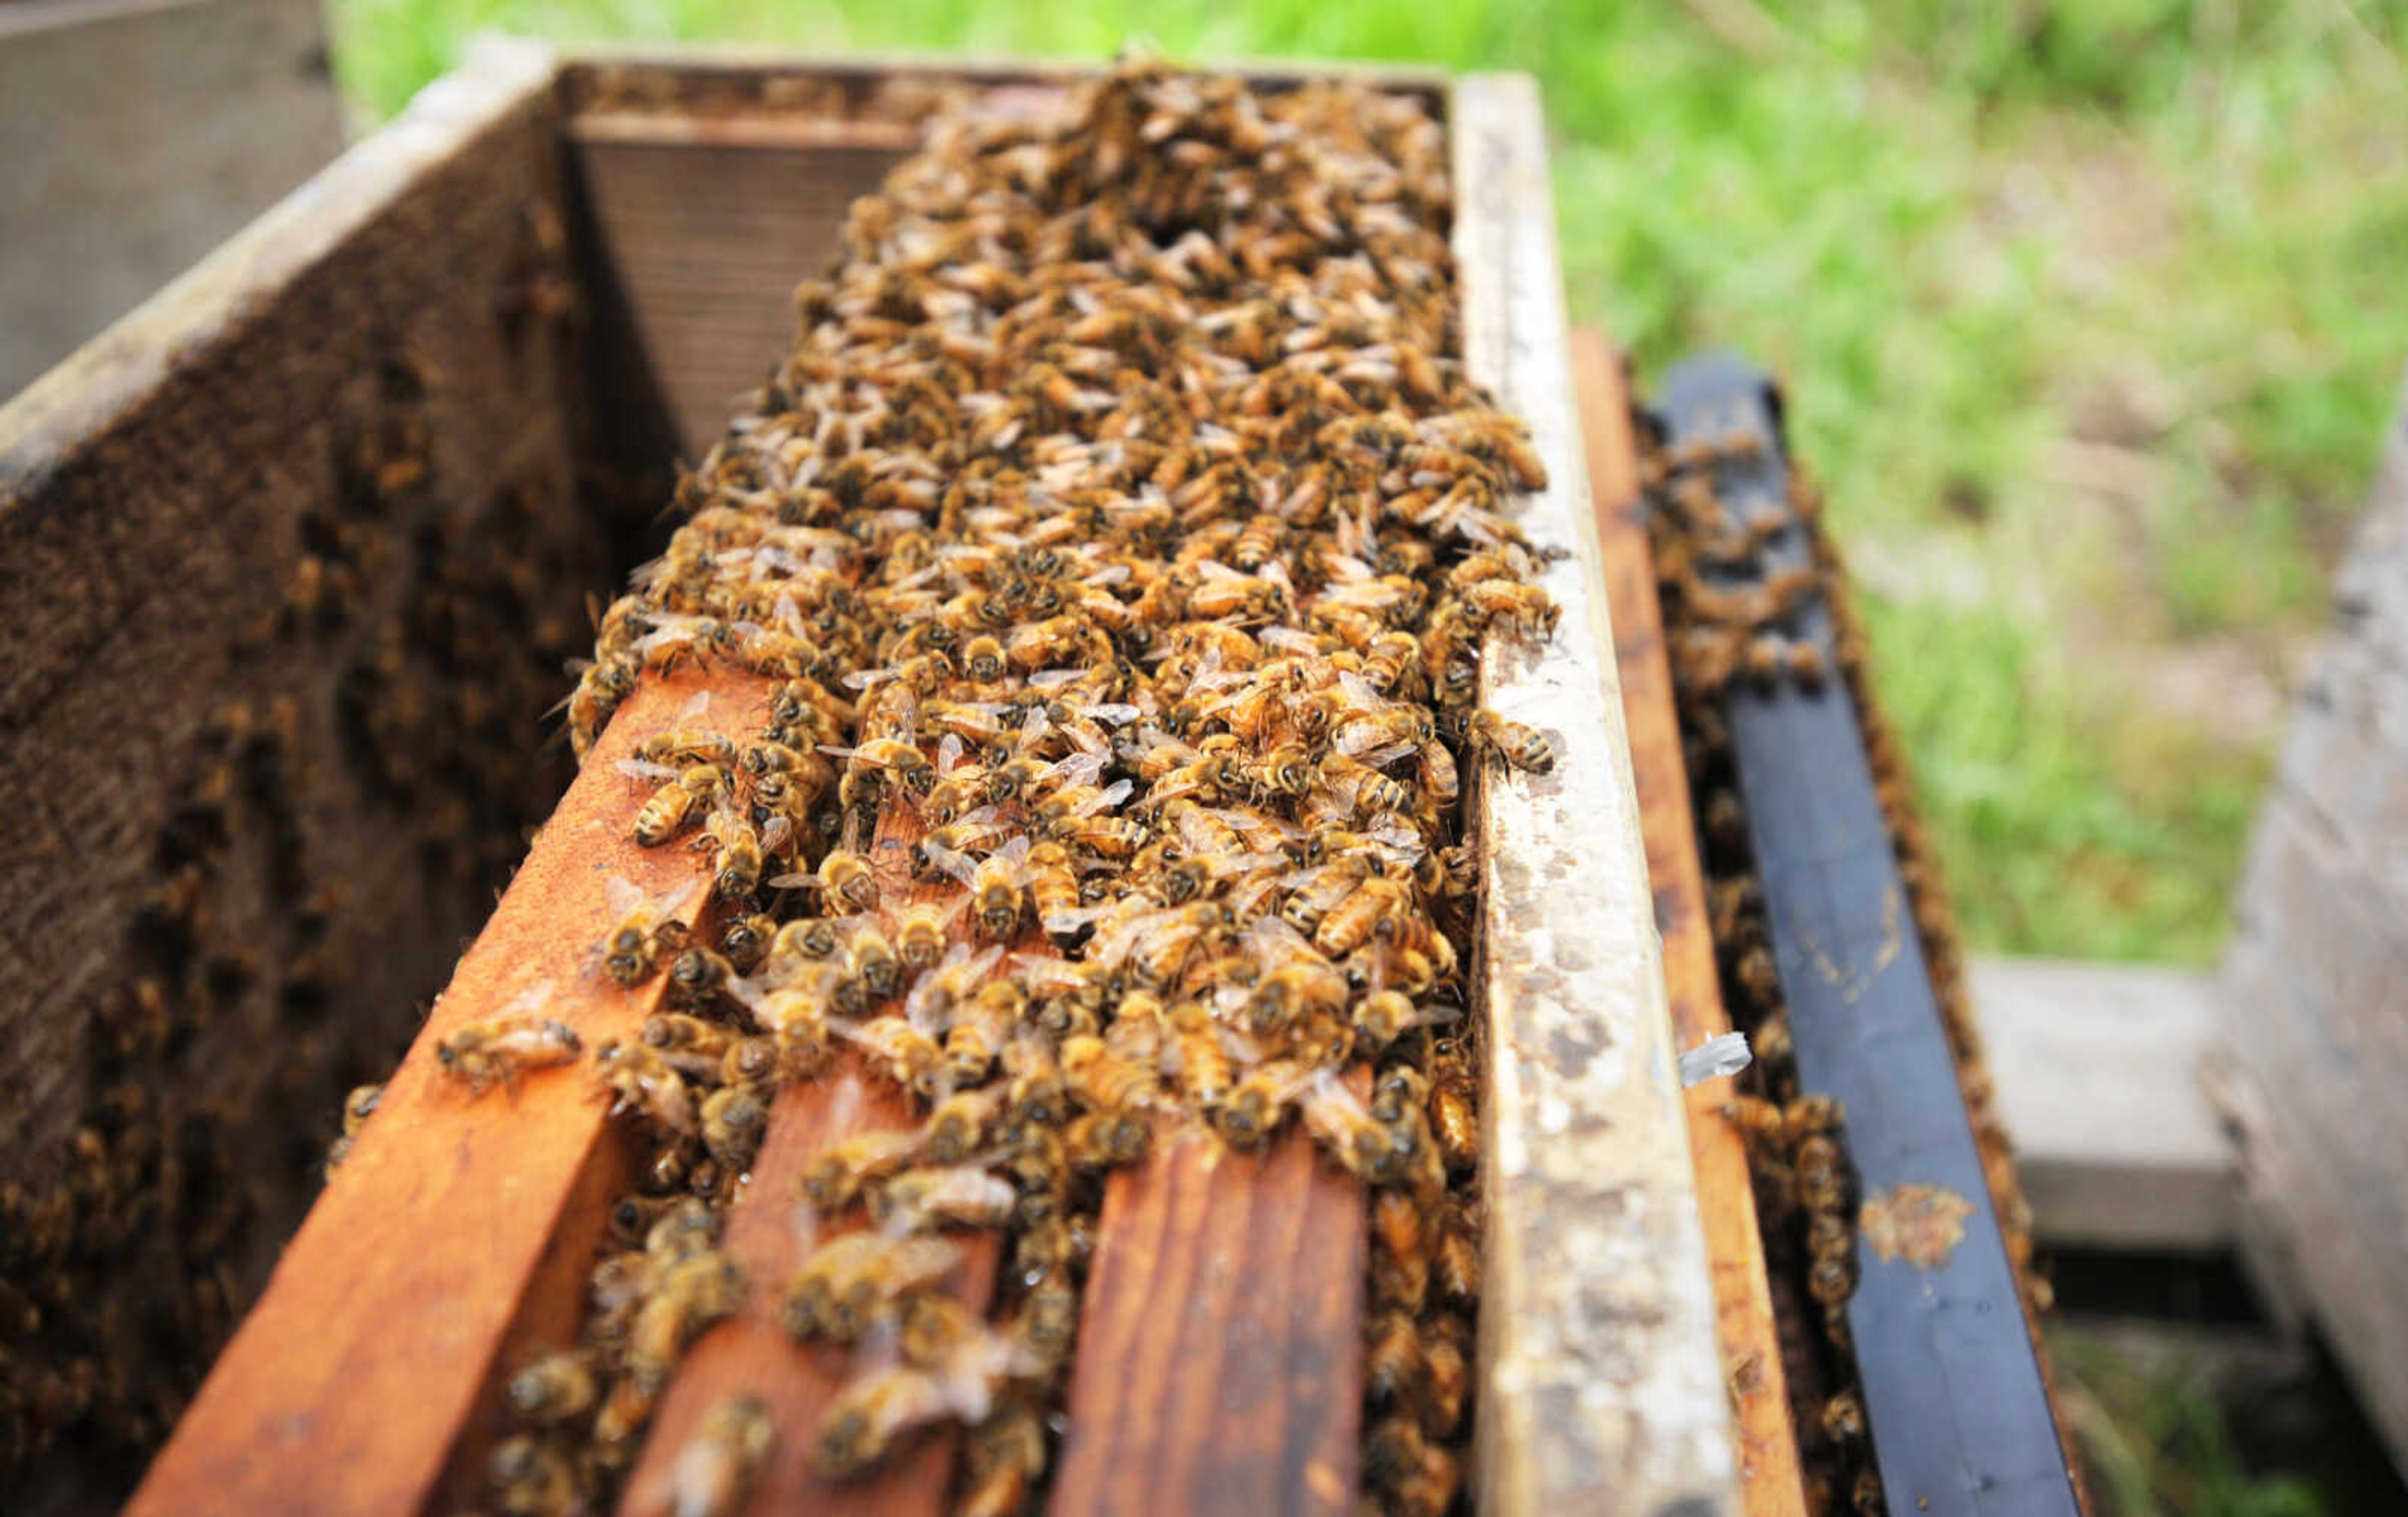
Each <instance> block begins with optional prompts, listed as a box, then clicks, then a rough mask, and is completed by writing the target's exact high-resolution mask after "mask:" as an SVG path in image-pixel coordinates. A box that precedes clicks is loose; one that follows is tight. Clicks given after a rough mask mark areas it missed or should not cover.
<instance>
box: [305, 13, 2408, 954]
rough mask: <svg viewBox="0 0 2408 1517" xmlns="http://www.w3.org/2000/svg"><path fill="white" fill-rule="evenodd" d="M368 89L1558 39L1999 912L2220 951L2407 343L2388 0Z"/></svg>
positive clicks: (1615, 249) (1959, 844)
mask: <svg viewBox="0 0 2408 1517" xmlns="http://www.w3.org/2000/svg"><path fill="white" fill-rule="evenodd" d="M330 8H331V11H332V14H333V16H334V18H335V22H336V25H337V44H338V48H337V60H338V66H339V68H340V70H341V75H342V78H343V80H344V83H345V85H346V87H347V88H348V89H349V91H350V92H351V94H352V96H353V98H354V100H355V101H356V102H358V104H359V105H360V107H362V109H363V110H364V112H365V113H366V114H367V115H368V116H370V117H374V116H378V115H381V114H384V113H387V112H390V111H392V110H394V109H395V108H397V107H398V106H399V105H400V104H401V102H402V101H403V100H405V99H406V98H407V97H408V95H409V93H410V92H411V91H413V90H415V89H416V88H417V87H418V86H419V85H420V84H422V83H423V82H424V81H425V80H427V79H430V78H432V77H433V76H434V75H435V74H437V72H439V71H441V70H442V69H443V68H445V67H447V66H449V65H450V64H452V62H453V61H454V60H455V59H456V57H457V55H458V53H459V50H460V48H461V46H462V44H463V42H464V41H465V39H466V37H467V36H469V35H470V34H472V33H473V32H475V31H478V30H480V29H498V30H506V31H512V32H520V33H525V34H530V35H536V36H549V37H557V38H562V39H583V38H602V37H645V38H698V37H710V38H717V39H738V40H746V41H754V42H761V43H774V44H778V45H781V46H785V47H790V48H798V49H806V50H832V49H846V48H851V49H885V50H939V49H943V50H974V51H993V52H1005V51H1011V52H1022V53H1051V54H1068V55H1074V56H1081V57H1087V58H1096V57H1101V56H1104V55H1107V54H1109V53H1111V52H1112V51H1114V50H1118V49H1119V48H1121V47H1122V46H1124V45H1125V44H1126V43H1128V42H1131V41H1133V40H1134V41H1142V42H1150V43H1152V44H1154V45H1156V46H1158V47H1161V48H1163V49H1165V50H1168V51H1170V52H1172V53H1174V54H1176V55H1178V56H1180V57H1183V58H1191V59H1212V58H1230V57H1238V56H1247V55H1253V56H1263V55H1271V54H1285V55H1297V56H1314V55H1321V56H1345V57H1355V58H1368V59H1392V60H1417V61H1426V62H1433V63H1440V64H1446V65H1448V66H1450V67H1455V68H1458V69H1468V68H1518V69H1527V70H1528V71H1530V72H1532V73H1534V74H1536V75H1537V76H1538V77H1539V78H1540V79H1541V82H1542V84H1543V86H1544V88H1545V92H1546V100H1547V108H1548V112H1549V119H1550V122H1551V125H1552V127H1553V130H1554V132H1555V135H1556V137H1557V158H1556V186H1557V200H1558V208H1559V217H1560V221H1561V225H1562V234H1563V249H1564V255H1565V264H1566V273H1567V278H1568V280H1569V282H1570V295H1571V301H1572V306H1573V309H1574V311H1575V313H1576V314H1577V315H1578V316H1579V317H1580V318H1581V319H1584V320H1588V321H1598V322H1604V323H1606V324H1607V325H1608V326H1609V327H1610V328H1611V330H1612V331H1613V334H1614V335H1615V336H1616V337H1617V339H1618V340H1620V341H1621V342H1623V343H1624V344H1626V345H1627V346H1628V347H1629V348H1630V350H1631V351H1632V353H1633V355H1634V358H1635V360H1636V362H1637V364H1638V365H1639V369H1640V374H1641V381H1642V383H1644V382H1645V380H1646V379H1649V378H1650V377H1652V376H1653V375H1654V374H1656V372H1659V371H1660V369H1661V366H1662V365H1664V364H1666V363H1667V362H1669V361H1670V360H1671V359H1673V358H1675V357H1676V356H1678V355H1679V354H1680V353H1681V352H1683V351H1685V350H1687V349H1689V348H1691V347H1692V346H1695V345H1698V344H1701V343H1728V344H1734V345H1737V346H1739V347H1742V348H1743V349H1745V350H1746V351H1750V352H1751V353H1754V354H1756V356H1758V357H1759V358H1761V359H1762V360H1763V361H1765V362H1766V363H1768V364H1770V365H1772V366H1773V367H1774V369H1775V370H1776V371H1777V372H1779V373H1780V374H1781V375H1782V376H1784V377H1785V379H1786V381H1787V382H1788V383H1789V384H1790V386H1791V387H1792V389H1791V416H1792V418H1793V422H1794V425H1795V427H1796V429H1797V432H1798V435H1799V448H1800V451H1801V453H1802V455H1803V456H1804V457H1806V458H1807V459H1809V460H1811V461H1812V462H1813V465H1815V467H1816V468H1817V470H1818V472H1819V473H1820V474H1821V476H1822V477H1823V479H1825V481H1826V482H1827V484H1828V488H1829V493H1830V496H1831V500H1832V520H1833V522H1835V523H1836V526H1837V529H1838V531H1839V533H1840V535H1841V537H1842V541H1843V543H1844V544H1845V546H1846V547H1847V549H1848V551H1849V553H1850V557H1851V561H1852V563H1853V564H1854V565H1855V566H1856V571H1857V576H1858V582H1859V586H1860V591H1861V594H1863V595H1864V596H1865V598H1866V601H1867V608H1868V613H1869V617H1870V620H1871V623H1872V625H1873V628H1874V631H1875V637H1876V651H1877V655H1878V665H1877V676H1878V679H1879V682H1880V687H1881V690H1882V693H1883V695H1884V698H1885V701H1886V703H1887V704H1888V705H1889V706H1890V707H1891V708H1893V709H1894V713H1895V715H1896V716H1897V718H1898V719H1899V723H1901V725H1902V727H1903V730H1904V731H1905V733H1906V734H1907V735H1908V737H1909V738H1910V740H1911V746H1912V751H1913V752H1914V756H1915V760H1916V764H1917V769H1918V775H1919V779H1920V781H1921V787H1922V796H1923V804H1924V808H1925V810H1926V812H1927V814H1928V820H1929V822H1930V823H1931V825H1932V828H1933V831H1934V833H1935V835H1936V836H1937V837H1938V838H1939V841H1940V845H1941V849H1942V856H1943V860H1944V862H1945V865H1946V866H1947V870H1948V873H1949V877H1950V880H1951V882H1952V885H1953V887H1954V893H1955V894H1956V897H1957V901H1958V904H1959V909H1960V910H1961V912H1962V915H1963V918H1964V924H1965V927H1966V931H1967V934H1968V936H1969V937H1970V938H1971V940H1972V942H1973V943H1974V944H1975V945H1976V946H1978V947H1983V948H1991V949H2003V950H2012V951H2016V952H2054V953H2066V954H2077V955H2100V956H2117V957H2137V958H2159V959H2173V960H2189V961H2198V960H2201V959H2204V958H2206V957H2208V956H2209V955H2211V954H2212V953H2213V952H2214V950H2215V947H2216V945H2217V943H2218V942H2219V940H2220V938H2221V936H2222V932H2223V926H2224V920H2225V902H2226V899H2227V897H2228V895H2229V893H2230V890H2231V887H2232V883H2233V880H2234V875H2235V871H2236V867H2237V864H2238V860H2239V857H2240V852H2241V850H2242V847H2243V841H2244V839H2245V837H2246V833H2247V826H2248V818H2249V815H2250V811H2251V809H2252V805H2253V802H2254V798H2255V795H2256V794H2257V789H2258V787H2259V785H2260V784H2261V783H2262V780H2263V778H2264V776H2265V773H2266V771H2267V767H2268V763H2269V759H2270V755H2271V752H2272V745H2273V743H2274V741H2275V739H2276V738H2277V737H2278V736H2279V732H2280V728H2281V722H2282V715H2283V697H2284V694H2285V692H2286V689H2287V686H2288V683H2289V681H2290V680H2292V679H2293V678H2294V677H2295V675H2296V671H2297V667H2298V665H2299V661H2300V654H2301V651H2302V650H2303V648H2304V647H2305V646H2306V645H2307V643H2308V641H2309V639H2310V638H2311V637H2313V634H2314V632H2315V628H2316V626H2317V625H2318V623H2319V621H2320V619H2321V615H2322V586H2323V582H2324V579H2325V575H2326V571H2327V570H2328V569H2329V565H2330V564H2331V562H2332V560H2333V559H2334V557H2335V556H2336V555H2337V554H2338V553H2339V551H2341V549H2342V547H2343V544H2344V542H2345V538H2346V525H2347V522H2348V520H2349V518H2350V516H2351V514H2352V513H2353V511H2354V509H2355V508H2356V506H2357V503H2358V498H2359V496H2360V494H2361V493H2362V491H2363V490H2364V488H2365V486H2366V482H2367V480H2368V479H2369V477H2370V474H2371V472H2372V463H2373V460H2374V456H2375V451H2376V448H2377V445H2378V442H2379V439H2380V436H2381V434H2382V432H2383V426H2384V422H2385V420H2386V415H2387V411H2388V408H2389V406H2390V404H2391V402H2392V399H2393V395H2394V387H2395V384H2396V381H2397V379H2398V378H2399V373H2400V367H2401V360H2402V356H2403V353H2408V301H2402V300H2401V299H2399V298H2398V291H2397V285H2396V271H2397V269H2398V268H2399V267H2400V266H2401V262H2402V259H2403V257H2408V110H2403V109H2402V106H2403V100H2402V94H2403V89H2402V75H2401V45H2402V37H2403V35H2404V34H2408V19H2403V18H2408V7H2401V6H2400V5H2398V4H2388V5H2374V4H2359V5H2352V4H2350V3H2348V0H2325V3H2321V4H2301V5H2296V6H2273V7H2270V6H2261V5H2253V4H2244V3H2242V0H2200V3H2199V4H2185V3H2179V0H2085V3H2081V4H2072V3H2063V4H2052V3H2046V0H2006V3H1998V4H1990V3H1984V4H1970V3H1965V0H1894V3H1889V4H1870V3H1861V0H1860V3H1856V4H1849V3H1844V0H1841V3H1831V4H1822V5H1813V6H1806V5H1784V6H1777V7H1772V8H1770V9H1759V8H1757V7H1756V5H1755V4H1754V3H1753V0H1688V3H1686V4H1670V3H1665V0H1653V3H1637V4H1628V5H1619V6H1605V5H1599V4H1597V3H1595V0H1584V3H1565V0H1555V3H1520V4H1517V3H1514V0H1497V3H1495V4H1482V3H1475V0H1438V3H1420V4H1399V3H1398V0H1223V3H1219V4H1214V5H1211V6H1203V7H1186V6H1171V5H1164V4H1151V5H1147V4H1134V3H1130V0H1089V3H1087V4H1083V5H1078V6H1059V7H1056V6H1046V7H1037V6H1029V7H1025V8H1021V7H1010V6H1004V5H998V4H994V3H972V0H837V3H832V4H830V3H823V4H776V3H771V0H424V3H409V0H332V5H331V7H330Z"/></svg>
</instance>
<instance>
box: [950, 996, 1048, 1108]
mask: <svg viewBox="0 0 2408 1517" xmlns="http://www.w3.org/2000/svg"><path fill="white" fill-rule="evenodd" d="M1027 1005H1028V998H1027V996H1026V995H1025V994H1023V993H1022V991H1021V989H1020V987H1019V986H1018V985H1015V984H1013V983H1012V982H1011V980H989V981H988V982H987V983H986V984H985V985H984V986H982V987H981V988H980V990H979V993H978V994H977V995H975V996H974V997H972V998H971V1001H970V1004H969V1005H968V1007H967V1008H964V1009H960V1010H959V1011H958V1012H957V1014H956V1015H955V1016H954V1018H953V1024H952V1025H951V1026H949V1027H947V1028H946V1029H945V1067H946V1069H947V1071H948V1072H949V1073H950V1074H951V1075H952V1076H953V1082H954V1083H955V1084H956V1085H968V1084H974V1083H976V1082H977V1081H982V1080H984V1079H985V1078H986V1077H987V1072H988V1071H989V1070H991V1069H993V1068H994V1067H995V1061H996V1056H997V1055H998V1054H999V1053H1000V1052H1001V1051H1002V1048H1003V1045H1004V1041H1005V1039H1006V1038H1009V1037H1010V1036H1011V1030H1012V1028H1014V1027H1015V1026H1017V1025H1019V1023H1020V1018H1021V1014H1022V1013H1023V1012H1024V1011H1025V1010H1026V1009H1027Z"/></svg>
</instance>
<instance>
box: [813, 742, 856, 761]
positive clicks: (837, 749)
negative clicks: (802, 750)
mask: <svg viewBox="0 0 2408 1517" xmlns="http://www.w3.org/2000/svg"><path fill="white" fill-rule="evenodd" d="M816 746H817V747H818V749H819V751H821V752H823V753H825V754H826V755H827V756H828V757H830V758H840V759H849V758H851V757H853V754H855V753H858V752H860V751H861V750H859V749H857V748H846V747H844V746H843V745H842V744H840V743H820V744H817V745H816Z"/></svg>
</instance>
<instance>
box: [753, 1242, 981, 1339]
mask: <svg viewBox="0 0 2408 1517" xmlns="http://www.w3.org/2000/svg"><path fill="white" fill-rule="evenodd" d="M961 1258H962V1255H961V1251H960V1250H959V1249H957V1248H955V1247H954V1246H953V1244H951V1243H949V1242H946V1241H945V1240H944V1239H942V1238H934V1237H927V1236H920V1237H910V1238H887V1237H882V1236H881V1235H879V1234H876V1233H848V1234H846V1235H845V1236H844V1237H842V1238H837V1239H835V1240H833V1241H831V1242H829V1243H826V1244H824V1245H822V1246H821V1248H820V1249H819V1250H818V1251H817V1252H814V1253H813V1254H812V1255H811V1256H810V1258H809V1259H808V1260H806V1261H805V1262H804V1264H803V1266H802V1267H801V1268H800V1269H799V1270H797V1271H796V1274H795V1277H794V1279H793V1280H791V1281H788V1282H787V1285H786V1288H785V1291H784V1293H783V1294H782V1295H781V1296H780V1298H779V1305H778V1321H779V1323H780V1324H781V1325H782V1326H783V1327H784V1328H785V1329H786V1331H787V1332H789V1333H791V1334H793V1335H794V1336H795V1337H796V1338H832V1339H834V1340H836V1341H837V1342H839V1343H850V1342H853V1340H855V1339H857V1338H860V1337H861V1336H862V1335H863V1334H864V1333H866V1332H867V1331H868V1330H869V1328H870V1326H871V1324H874V1323H876V1322H877V1321H878V1320H879V1319H881V1318H882V1317H884V1316H885V1315H886V1314H887V1312H888V1311H889V1310H890V1309H891V1308H892V1306H893V1304H894V1303H895V1302H896V1301H898V1300H900V1299H902V1298H903V1297H905V1296H907V1295H911V1294H913V1293H915V1292H919V1291H925V1290H928V1289H931V1288H933V1287H935V1286H936V1285H938V1284H939V1283H940V1282H942V1281H943V1280H944V1279H945V1278H946V1277H947V1276H948V1275H950V1274H952V1273H953V1269H954V1268H955V1267H957V1266H958V1265H959V1264H960V1263H961Z"/></svg>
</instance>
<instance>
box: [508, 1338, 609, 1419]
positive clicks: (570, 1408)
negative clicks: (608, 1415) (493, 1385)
mask: <svg viewBox="0 0 2408 1517" xmlns="http://www.w3.org/2000/svg"><path fill="white" fill-rule="evenodd" d="M601 1386H602V1381H601V1379H600V1377H599V1376H597V1375H596V1374H595V1368H594V1357H593V1355H592V1354H590V1353H587V1352H581V1351H575V1350H563V1351H561V1352H555V1353H547V1354H545V1355H544V1356H543V1357H542V1358H540V1359H537V1360H535V1361H534V1362H532V1363H530V1364H528V1365H527V1366H525V1367H523V1368H522V1369H520V1370H519V1372H518V1373H517V1374H515V1375H512V1376H511V1377H510V1379H509V1386H508V1387H507V1388H506V1390H505V1393H504V1399H506V1400H508V1401H509V1407H510V1410H511V1411H512V1412H513V1413H515V1414H517V1415H518V1416H520V1417H523V1418H524V1419H526V1420H527V1421H528V1422H531V1423H539V1424H543V1423H565V1422H567V1421H569V1420H571V1419H573V1418H577V1417H581V1416H583V1415H585V1414H586V1413H587V1412H589V1411H591V1410H594V1408H595V1404H596V1403H598V1402H599V1401H600V1400H601V1398H602V1391H601Z"/></svg>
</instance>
